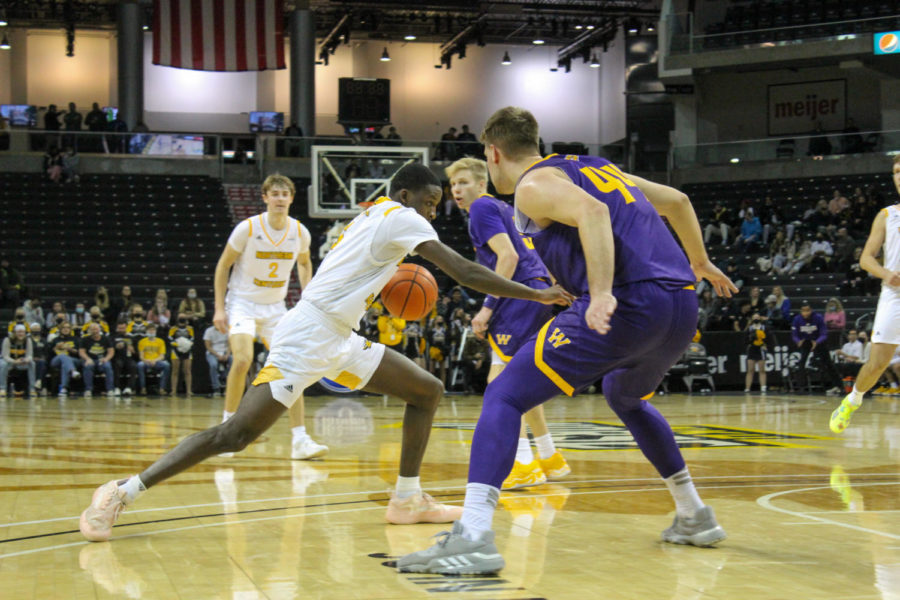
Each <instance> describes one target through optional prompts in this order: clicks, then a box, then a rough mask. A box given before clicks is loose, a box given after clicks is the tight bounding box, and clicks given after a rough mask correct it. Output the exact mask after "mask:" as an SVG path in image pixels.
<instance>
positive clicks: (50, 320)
mask: <svg viewBox="0 0 900 600" xmlns="http://www.w3.org/2000/svg"><path fill="white" fill-rule="evenodd" d="M60 314H62V315H63V320H68V315H67V314H66V312H65V309H64V308H63V303H62V302H59V301H57V302H54V303H53V308H52V309H51V310H50V311H48V312H47V315H46V316H45V317H44V326H45V327H46V328H47V329H48V330H50V329H53V328H54V327H57V326H58V325H59V323H58V322H57V321H56V319H57V318H58V316H59V315H60Z"/></svg>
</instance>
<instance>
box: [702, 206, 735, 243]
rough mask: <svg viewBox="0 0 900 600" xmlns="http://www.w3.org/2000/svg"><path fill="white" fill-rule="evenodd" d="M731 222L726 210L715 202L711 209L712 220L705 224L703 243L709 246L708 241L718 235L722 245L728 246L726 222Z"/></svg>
mask: <svg viewBox="0 0 900 600" xmlns="http://www.w3.org/2000/svg"><path fill="white" fill-rule="evenodd" d="M730 220H731V217H730V215H729V211H728V208H727V207H726V206H725V205H724V204H722V203H721V202H716V205H715V206H714V207H713V214H712V218H711V219H710V220H709V223H707V224H706V228H705V229H704V231H703V242H704V243H705V244H707V245H708V244H709V239H710V237H712V235H713V234H716V235H718V236H719V237H720V238H721V239H722V245H723V246H727V245H728V229H729V228H728V222H729V221H730Z"/></svg>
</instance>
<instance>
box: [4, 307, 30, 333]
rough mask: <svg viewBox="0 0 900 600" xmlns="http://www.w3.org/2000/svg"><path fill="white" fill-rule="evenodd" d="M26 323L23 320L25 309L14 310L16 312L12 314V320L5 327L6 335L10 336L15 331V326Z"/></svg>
mask: <svg viewBox="0 0 900 600" xmlns="http://www.w3.org/2000/svg"><path fill="white" fill-rule="evenodd" d="M27 322H28V321H27V320H26V319H25V307H24V306H20V307H19V308H17V309H16V312H15V313H14V314H13V320H12V321H10V322H9V324H7V326H6V333H7V335H12V333H13V331H14V330H15V327H16V325H23V326H24V325H25V324H26V323H27Z"/></svg>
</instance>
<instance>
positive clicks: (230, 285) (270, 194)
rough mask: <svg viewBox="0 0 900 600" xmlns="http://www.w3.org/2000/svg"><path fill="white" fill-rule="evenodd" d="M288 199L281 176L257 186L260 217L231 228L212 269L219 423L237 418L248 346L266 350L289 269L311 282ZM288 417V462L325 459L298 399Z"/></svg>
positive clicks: (303, 238) (290, 185) (301, 232)
mask: <svg viewBox="0 0 900 600" xmlns="http://www.w3.org/2000/svg"><path fill="white" fill-rule="evenodd" d="M294 193H295V188H294V182H293V181H291V180H290V179H288V178H287V177H285V176H284V175H278V174H274V175H269V176H268V177H266V179H265V181H263V184H262V200H263V202H265V204H266V209H267V210H266V212H264V213H262V214H259V215H256V216H255V217H250V218H249V219H244V220H243V221H241V222H240V223H238V224H237V226H236V227H235V228H234V230H233V231H232V232H231V235H230V236H229V237H228V243H227V244H225V249H224V250H223V251H222V255H221V256H220V257H219V262H218V264H217V265H216V275H215V284H214V285H215V309H216V312H215V315H214V316H213V325H214V326H215V327H216V329H218V330H219V331H221V332H222V333H225V334H228V343H229V345H230V347H231V355H232V357H233V358H232V360H233V362H232V364H231V370H230V371H229V372H228V380H227V382H226V384H225V411H224V412H223V414H222V421H223V422H224V421H227V420H228V419H229V418H231V416H232V415H234V413H235V412H237V409H238V405H239V404H240V402H241V396H243V395H244V385H245V382H246V379H247V372H248V371H249V370H250V365H251V364H252V362H253V341H254V340H255V339H256V338H257V337H259V338H260V340H261V341H262V343H263V344H264V345H265V346H266V347H267V348H268V347H269V343H270V342H271V340H272V334H273V332H274V331H275V325H276V324H277V323H278V321H279V319H281V317H282V316H283V315H284V314H285V313H286V312H287V308H286V307H285V304H284V300H285V298H286V297H287V290H288V283H289V282H290V279H291V270H292V269H293V268H294V264H296V265H297V276H298V278H299V279H300V287H301V288H302V289H303V290H306V286H307V285H309V281H310V279H312V262H311V261H310V257H309V245H310V234H309V230H308V229H307V228H306V227H305V226H304V225H302V224H301V223H300V222H299V221H298V220H297V219H294V218H292V217H289V216H288V210H289V209H290V206H291V203H292V202H293V201H294ZM229 271H230V273H231V275H230V276H229ZM226 288H227V293H226ZM288 412H289V415H290V422H291V438H292V440H291V458H292V459H294V460H305V459H309V458H315V457H318V456H322V455H324V454H325V453H327V452H328V447H327V446H324V445H322V444H319V443H316V442H315V441H313V439H312V438H311V437H310V436H309V434H308V433H307V432H306V427H305V426H304V416H305V415H304V407H303V398H302V397H301V398H300V399H299V400H298V401H297V402H295V403H294V405H293V406H292V407H291V409H290V411H288Z"/></svg>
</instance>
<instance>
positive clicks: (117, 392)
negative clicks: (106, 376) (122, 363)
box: [112, 388, 122, 396]
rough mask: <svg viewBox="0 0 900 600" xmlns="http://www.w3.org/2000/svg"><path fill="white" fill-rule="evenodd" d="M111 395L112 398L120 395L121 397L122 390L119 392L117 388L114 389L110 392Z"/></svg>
mask: <svg viewBox="0 0 900 600" xmlns="http://www.w3.org/2000/svg"><path fill="white" fill-rule="evenodd" d="M112 395H113V396H121V395H122V390H120V389H119V388H116V389H114V390H113V391H112Z"/></svg>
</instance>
